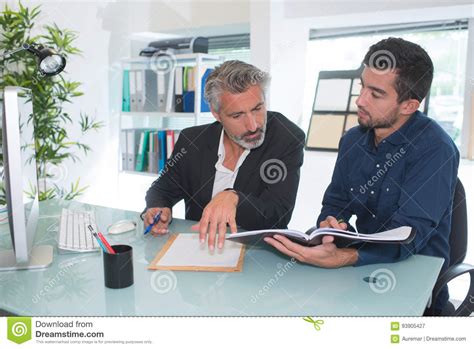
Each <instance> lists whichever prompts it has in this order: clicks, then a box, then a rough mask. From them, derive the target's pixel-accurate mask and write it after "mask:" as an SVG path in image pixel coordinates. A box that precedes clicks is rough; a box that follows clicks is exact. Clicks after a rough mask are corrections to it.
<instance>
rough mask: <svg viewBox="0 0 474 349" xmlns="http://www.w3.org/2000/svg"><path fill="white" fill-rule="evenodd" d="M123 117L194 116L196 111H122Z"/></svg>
mask: <svg viewBox="0 0 474 349" xmlns="http://www.w3.org/2000/svg"><path fill="white" fill-rule="evenodd" d="M121 114H122V116H123V117H129V118H135V117H137V118H140V117H150V118H194V117H195V116H196V113H176V112H170V113H166V112H147V111H137V112H122V113H121ZM199 114H202V115H204V114H210V113H199Z"/></svg>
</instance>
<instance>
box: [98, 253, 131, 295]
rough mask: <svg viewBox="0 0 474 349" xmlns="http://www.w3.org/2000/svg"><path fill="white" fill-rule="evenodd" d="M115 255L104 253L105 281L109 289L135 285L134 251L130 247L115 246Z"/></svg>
mask: <svg viewBox="0 0 474 349" xmlns="http://www.w3.org/2000/svg"><path fill="white" fill-rule="evenodd" d="M112 248H113V249H114V251H115V254H112V253H105V252H103V253H102V256H103V260H104V281H105V287H108V288H125V287H128V286H131V285H133V249H132V247H131V246H128V245H113V246H112Z"/></svg>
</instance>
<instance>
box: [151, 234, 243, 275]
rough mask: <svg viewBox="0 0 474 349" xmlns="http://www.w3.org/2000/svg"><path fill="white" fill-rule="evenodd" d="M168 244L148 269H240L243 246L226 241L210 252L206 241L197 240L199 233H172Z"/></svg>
mask: <svg viewBox="0 0 474 349" xmlns="http://www.w3.org/2000/svg"><path fill="white" fill-rule="evenodd" d="M169 242H170V243H169V244H168V243H167V245H165V246H164V247H163V249H162V250H161V251H160V252H159V253H158V255H157V256H156V257H155V259H154V260H153V262H152V263H151V264H150V266H149V269H168V270H205V271H241V266H242V263H243V255H244V248H243V246H242V245H241V244H238V243H235V242H232V241H226V242H225V243H224V248H222V249H218V248H217V247H216V249H215V250H214V251H213V252H211V251H210V250H209V248H208V246H207V243H205V244H201V243H200V242H199V234H197V233H195V234H177V235H172V236H171V237H170V240H169Z"/></svg>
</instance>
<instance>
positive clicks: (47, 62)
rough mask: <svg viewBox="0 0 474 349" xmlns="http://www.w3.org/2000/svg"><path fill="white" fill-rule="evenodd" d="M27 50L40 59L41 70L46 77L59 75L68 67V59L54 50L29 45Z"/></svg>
mask: <svg viewBox="0 0 474 349" xmlns="http://www.w3.org/2000/svg"><path fill="white" fill-rule="evenodd" d="M27 50H28V51H30V52H31V53H33V54H34V55H35V56H36V57H38V66H39V70H40V72H41V73H42V74H44V75H46V76H53V75H57V74H59V73H60V72H62V71H63V70H64V68H65V67H66V59H65V58H64V57H63V56H61V55H59V54H58V53H57V52H56V51H54V50H53V49H52V48H48V47H43V46H38V47H33V46H32V45H28V47H27Z"/></svg>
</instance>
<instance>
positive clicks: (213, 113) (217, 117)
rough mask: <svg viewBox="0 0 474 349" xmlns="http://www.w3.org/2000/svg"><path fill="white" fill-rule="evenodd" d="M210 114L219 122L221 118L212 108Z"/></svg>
mask: <svg viewBox="0 0 474 349" xmlns="http://www.w3.org/2000/svg"><path fill="white" fill-rule="evenodd" d="M211 113H212V115H213V116H214V117H215V118H216V120H217V121H219V122H221V117H220V116H219V113H218V112H216V111H215V110H214V108H213V107H211Z"/></svg>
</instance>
